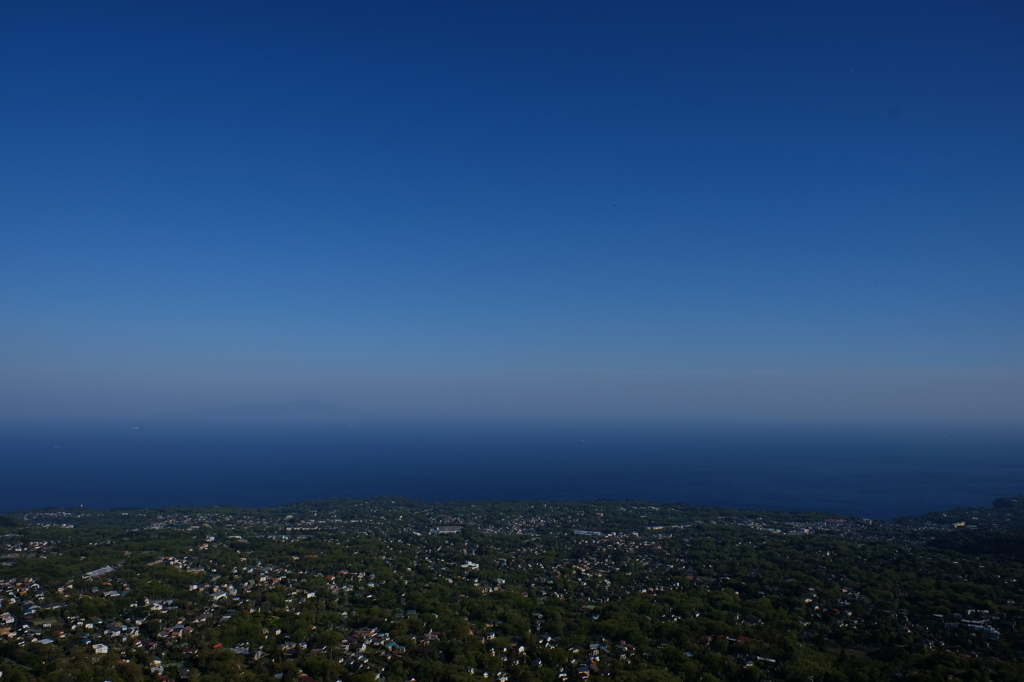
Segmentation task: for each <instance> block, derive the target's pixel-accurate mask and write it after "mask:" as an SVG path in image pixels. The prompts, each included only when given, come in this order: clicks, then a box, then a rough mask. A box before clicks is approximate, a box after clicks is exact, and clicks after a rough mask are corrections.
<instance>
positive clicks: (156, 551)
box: [0, 498, 1024, 682]
mask: <svg viewBox="0 0 1024 682" xmlns="http://www.w3.org/2000/svg"><path fill="white" fill-rule="evenodd" d="M1014 499H1016V498H1014ZM943 514H944V515H943ZM0 519H2V521H3V526H0V531H2V532H0V672H2V674H3V680H4V682H6V681H7V680H79V679H81V680H94V679H95V680H111V681H113V680H150V679H155V680H178V679H189V680H198V679H203V680H231V679H253V680H274V679H277V680H289V681H290V680H320V681H324V680H327V681H328V682H333V681H334V680H413V679H415V680H420V681H423V680H445V679H455V680H482V679H494V680H499V681H501V682H505V681H507V680H551V681H554V680H566V681H568V680H573V681H575V680H585V679H590V678H596V677H615V678H617V679H636V680H662V679H665V680H669V679H679V680H712V681H713V680H716V679H718V680H734V679H738V680H807V679H810V678H813V679H815V680H877V679H889V678H894V679H908V680H918V679H919V680H932V679H935V680H938V679H943V680H945V679H979V680H985V679H992V680H997V679H1024V631H1022V629H1021V626H1022V625H1024V593H1022V590H1021V581H1022V580H1024V566H1022V564H1021V560H1022V556H1021V554H1020V552H1019V550H1018V551H1017V552H1016V554H1015V553H1014V552H1013V551H1009V549H1012V547H1016V546H1019V543H1017V544H1015V543H1016V542H1017V540H1019V537H1020V533H1021V528H1022V527H1024V518H1022V514H1021V512H1020V511H1018V509H1017V508H1016V502H1013V501H1011V502H1009V503H1007V502H1005V501H1003V502H1000V501H997V504H995V505H994V506H993V507H992V508H991V509H978V510H953V511H951V512H945V513H937V514H932V515H927V516H925V517H920V518H914V519H898V520H896V521H892V522H884V523H882V522H874V521H870V520H865V519H856V518H850V517H839V516H830V515H824V514H814V513H807V514H783V513H776V512H750V511H740V510H724V509H712V508H698V507H689V506H687V505H654V504H648V503H642V502H608V501H601V502H592V503H561V502H477V503H424V502H418V501H414V500H404V499H376V500H329V501H321V502H308V503H303V504H296V505H289V506H287V507H282V508H268V509H241V508H234V507H221V508H180V509H131V510H99V511H97V510H87V509H47V510H34V511H26V512H18V513H15V514H9V515H7V516H5V517H0ZM951 676H952V677H951Z"/></svg>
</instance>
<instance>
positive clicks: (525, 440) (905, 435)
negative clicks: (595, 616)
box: [0, 423, 1024, 519]
mask: <svg viewBox="0 0 1024 682" xmlns="http://www.w3.org/2000/svg"><path fill="white" fill-rule="evenodd" d="M1016 494H1024V432H1020V431H1018V432H998V433H997V432H991V431H990V432H982V431H967V430H959V431H954V430H945V431H944V430H941V429H927V430H925V429H916V430H915V429H895V428H894V429H883V430H873V431H857V430H852V429H849V430H843V429H831V430H829V429H818V430H801V431H796V430H781V429H776V430H772V429H753V428H751V429H736V430H728V429H666V428H662V429H642V430H640V429H625V428H622V429H615V428H597V427H593V428H591V427H530V428H527V427H509V426H500V427H498V426H495V427H473V428H466V427H461V428H455V427H426V426H406V427H397V426H393V425H392V426H382V425H376V426H368V425H357V426H353V427H348V426H342V425H336V424H316V423H312V424H302V425H299V424H292V425H273V426H267V425H261V426H252V425H243V424H238V423H221V424H207V425H206V426H204V427H202V428H200V426H199V425H198V424H193V423H162V424H146V425H144V426H143V428H141V429H139V430H133V429H131V427H130V425H127V424H116V425H91V426H88V427H85V426H81V425H78V426H66V425H65V426H56V425H35V426H19V427H4V428H2V429H0V512H3V511H13V510H16V509H26V508H36V507H43V506H61V507H70V506H78V505H85V506H87V507H94V508H105V507H135V506H139V507H153V506H171V505H206V504H234V505H239V506H264V505H277V504H283V503H286V502H294V501H299V500H306V499H322V498H329V497H374V496H378V495H387V496H404V497H412V498H418V499H423V500H495V499H549V500H591V499H596V498H608V499H642V500H649V501H654V502H686V503H689V504H695V505H718V506H726V507H738V508H748V509H777V510H786V511H791V510H820V511H830V512H836V513H843V514H854V515H858V516H863V517H868V518H875V519H888V518H893V517H896V516H901V515H908V514H918V513H923V512H926V511H934V510H941V509H947V508H951V507H955V506H982V505H988V504H990V503H991V501H992V499H993V498H995V497H1000V496H1006V495H1016Z"/></svg>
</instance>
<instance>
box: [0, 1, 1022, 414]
mask: <svg viewBox="0 0 1024 682" xmlns="http://www.w3.org/2000/svg"><path fill="white" fill-rule="evenodd" d="M1022 28H1024V5H1021V4H1019V3H1016V2H1002V3H1000V2H991V3H988V2H987V3H962V2H917V3H915V2H906V3H903V2H901V3H891V2H888V3H831V2H830V3H822V2H808V3H796V2H787V3H761V2H758V3H674V2H630V3H611V2H593V1H588V2H578V3H572V2H562V3H547V2H544V3H542V2H464V3H463V2H423V3H409V2H402V3H397V2H382V1H374V2H319V3H318V2H309V3H300V4H288V3H279V2H244V3H243V2H238V3H228V2H224V3H197V2H145V3H139V2H131V3H108V2H101V3H79V2H65V3H58V2H33V3H6V4H4V5H3V6H2V7H0V112H2V115H0V121H2V125H0V234H2V243H0V413H2V414H4V415H7V416H8V417H11V418H14V419H24V418H29V417H33V418H35V417H42V418H65V417H93V416H103V417H108V418H109V417H114V418H120V417H122V416H123V417H124V418H126V419H128V418H135V417H137V416H143V415H146V414H149V413H152V412H159V411H162V410H172V409H193V408H202V407H209V406H216V405H224V404H232V403H261V402H275V401H290V400H308V399H319V400H329V401H332V402H335V403H337V404H339V405H341V406H343V407H344V408H345V409H346V410H350V411H351V412H352V414H353V415H354V416H357V417H366V418H373V419H398V420H401V419H428V420H429V419H447V420H477V419H505V418H508V419H513V420H515V419H530V420H536V419H544V420H555V421H557V420H559V419H575V420H579V419H583V420H587V419H601V420H626V421H629V420H648V419H650V420H657V421H669V422H676V421H681V422H686V421H695V420H696V421H702V420H703V421H707V420H712V421H729V420H740V421H750V420H753V421H798V422H799V421H810V422H829V421H832V422H834V421H869V422H878V421H885V422H892V421H897V422H898V421H925V422H931V421H942V422H948V421H956V422H963V423H997V422H1000V423H1013V424H1021V423H1024V352H1022V349H1024V265H1022V264H1024V234H1022V233H1024V230H1022V227H1024V125H1022V122H1024V88H1022V87H1021V84H1022V83H1024V35H1022Z"/></svg>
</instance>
